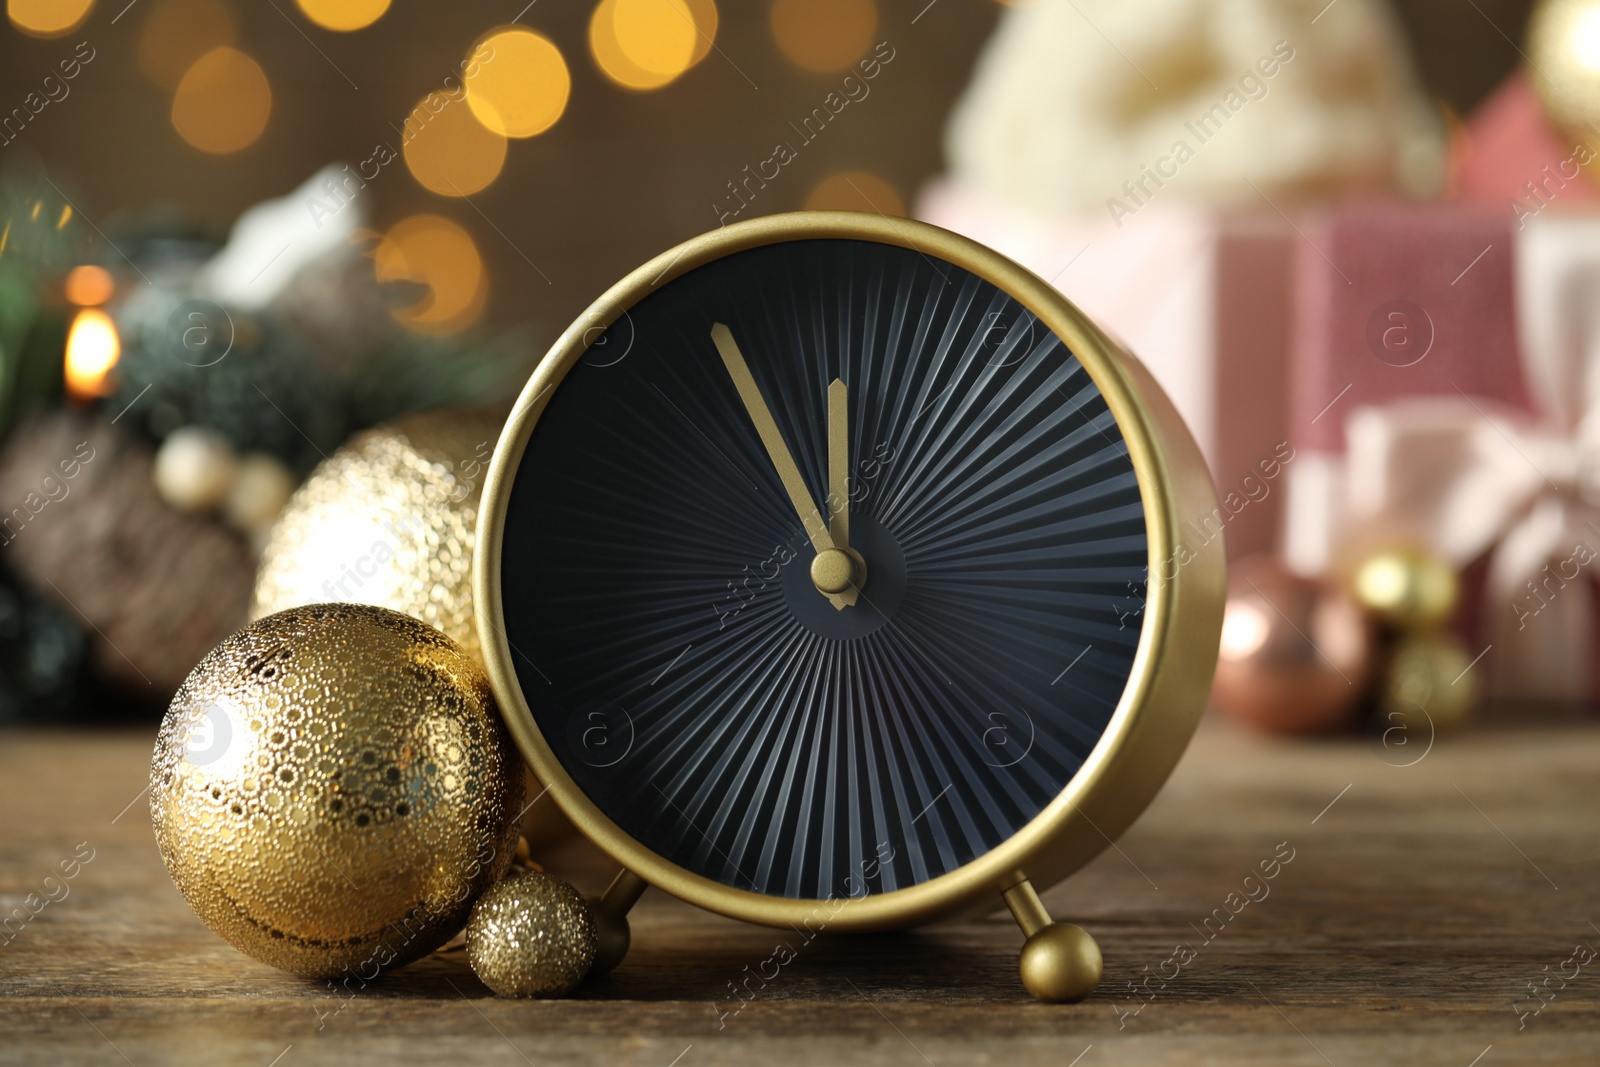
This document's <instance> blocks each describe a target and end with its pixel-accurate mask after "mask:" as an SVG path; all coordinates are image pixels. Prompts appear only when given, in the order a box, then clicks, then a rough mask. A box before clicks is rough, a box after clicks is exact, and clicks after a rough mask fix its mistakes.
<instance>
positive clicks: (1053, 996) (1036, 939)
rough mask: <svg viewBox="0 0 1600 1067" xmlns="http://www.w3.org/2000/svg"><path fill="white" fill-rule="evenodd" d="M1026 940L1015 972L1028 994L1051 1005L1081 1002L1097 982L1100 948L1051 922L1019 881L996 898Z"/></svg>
mask: <svg viewBox="0 0 1600 1067" xmlns="http://www.w3.org/2000/svg"><path fill="white" fill-rule="evenodd" d="M1000 896H1001V899H1002V900H1004V901H1005V902H1006V907H1008V908H1010V909H1011V917H1012V918H1014V919H1016V920H1017V925H1018V926H1020V927H1022V935H1023V936H1024V937H1026V938H1027V940H1026V941H1024V942H1023V944H1022V958H1021V961H1020V963H1019V969H1020V970H1021V972H1022V984H1023V987H1024V988H1026V989H1027V991H1028V992H1029V993H1032V994H1033V995H1034V996H1035V997H1037V998H1039V999H1040V1000H1043V1001H1046V1002H1048V1003H1051V1004H1061V1003H1070V1002H1072V1001H1078V1000H1082V999H1083V998H1084V997H1086V996H1088V995H1089V994H1090V993H1093V992H1094V991H1095V987H1096V986H1098V985H1099V984H1100V972H1101V969H1102V967H1103V966H1104V961H1103V960H1102V959H1101V956H1100V946H1099V945H1098V944H1096V943H1095V940H1094V938H1093V937H1092V936H1091V935H1090V934H1089V931H1087V930H1085V929H1084V928H1083V927H1081V926H1074V925H1073V924H1072V923H1062V922H1056V921H1055V920H1053V919H1051V918H1050V913H1049V912H1047V911H1045V909H1044V902H1043V901H1042V900H1040V899H1039V894H1038V893H1037V892H1035V891H1034V888H1033V883H1032V882H1030V881H1028V880H1027V879H1026V878H1024V879H1023V880H1022V881H1020V882H1018V883H1017V884H1016V885H1014V886H1012V887H1011V888H1010V889H1007V890H1006V891H1005V892H1004V893H1002V894H1000Z"/></svg>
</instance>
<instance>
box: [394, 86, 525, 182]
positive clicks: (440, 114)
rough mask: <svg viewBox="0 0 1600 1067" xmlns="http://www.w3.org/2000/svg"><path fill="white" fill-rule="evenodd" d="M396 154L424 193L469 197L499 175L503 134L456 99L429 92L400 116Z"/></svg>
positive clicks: (461, 100)
mask: <svg viewBox="0 0 1600 1067" xmlns="http://www.w3.org/2000/svg"><path fill="white" fill-rule="evenodd" d="M402 142H403V145H402V148H401V151H402V152H403V153H404V154H405V158H406V168H407V169H408V170H410V171H411V176H412V177H413V178H415V179H417V182H418V184H420V185H421V186H422V187H423V188H424V189H427V190H428V191H430V192H434V193H438V194H439V195H440V196H471V195H472V194H473V193H475V192H477V191H478V190H480V189H483V188H485V187H487V186H488V185H489V183H490V182H492V181H494V180H495V179H496V178H498V177H499V176H500V169H501V168H502V167H503V166H505V162H506V138H505V134H502V133H499V132H497V131H495V130H492V129H490V128H488V127H487V126H485V125H483V124H482V123H481V122H479V121H478V120H477V119H476V118H475V117H474V116H473V114H472V109H471V108H470V107H468V106H465V102H464V99H463V97H462V96H460V95H447V94H445V93H429V94H428V95H427V96H425V97H423V99H422V101H421V103H419V104H417V106H416V107H415V108H413V109H412V110H411V114H410V115H409V116H408V117H407V118H406V121H405V127H404V134H403V137H402Z"/></svg>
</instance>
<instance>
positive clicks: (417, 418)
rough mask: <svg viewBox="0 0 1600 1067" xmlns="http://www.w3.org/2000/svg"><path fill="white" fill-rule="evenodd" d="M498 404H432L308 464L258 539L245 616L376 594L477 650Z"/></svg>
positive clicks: (477, 653)
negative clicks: (475, 604) (475, 582)
mask: <svg viewBox="0 0 1600 1067" xmlns="http://www.w3.org/2000/svg"><path fill="white" fill-rule="evenodd" d="M504 422H505V419H504V412H499V411H488V410H484V409H477V408H473V409H443V410H438V411H426V412H422V413H420V414H417V415H409V416H407V417H405V418H403V419H398V420H396V421H395V422H392V423H387V424H385V425H383V426H378V427H376V428H374V429H371V430H367V431H364V432H362V433H359V434H357V435H356V436H355V437H353V438H352V439H351V440H350V441H349V442H347V443H346V444H345V445H344V446H343V447H341V448H340V449H339V450H338V451H336V452H334V454H333V455H332V456H329V457H328V459H327V460H326V461H324V462H323V463H321V464H319V465H318V466H317V469H316V470H314V471H312V472H311V476H310V477H309V478H307V479H306V481H305V484H304V485H302V486H301V487H300V488H299V490H298V491H296V493H295V494H294V496H293V498H291V499H290V501H289V505H288V507H286V508H285V509H284V510H283V514H282V516H281V517H280V518H279V519H278V522H277V525H275V526H274V527H273V528H272V533H271V535H270V536H269V537H268V539H267V544H266V547H265V549H264V550H263V551H262V554H261V566H260V568H259V570H257V572H256V589H255V598H254V600H253V602H252V603H251V606H250V617H251V618H252V619H259V618H262V617H263V616H266V615H270V614H272V613H273V612H275V611H282V610H284V609H285V608H292V607H299V606H301V605H303V604H317V603H326V602H332V601H337V602H342V603H350V604H375V605H377V606H379V607H385V608H393V609H394V610H396V611H402V612H405V613H406V614H407V615H414V616H416V617H417V618H419V619H421V620H422V621H423V622H426V623H428V624H429V625H430V626H434V627H437V628H438V629H439V630H442V631H443V632H444V633H446V634H448V635H449V636H450V637H451V639H453V640H454V641H456V642H457V643H459V644H460V645H461V647H462V648H464V649H466V650H467V652H468V654H470V655H471V656H473V657H474V658H475V659H478V660H480V661H481V660H482V652H481V650H480V647H479V644H478V631H477V628H476V626H475V624H474V622H473V615H472V550H473V545H474V544H475V542H476V539H477V524H478V501H479V498H480V497H481V496H482V495H483V482H484V478H485V476H486V475H487V474H488V467H489V457H490V454H491V453H492V452H493V451H494V445H495V442H496V441H497V440H498V439H499V437H500V428H501V426H502V425H503V424H504Z"/></svg>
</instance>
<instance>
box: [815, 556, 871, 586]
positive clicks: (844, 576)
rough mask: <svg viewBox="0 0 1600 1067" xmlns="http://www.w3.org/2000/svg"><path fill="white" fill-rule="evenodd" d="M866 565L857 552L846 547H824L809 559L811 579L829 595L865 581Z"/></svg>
mask: <svg viewBox="0 0 1600 1067" xmlns="http://www.w3.org/2000/svg"><path fill="white" fill-rule="evenodd" d="M866 577H867V565H866V563H865V561H863V560H862V559H861V556H860V554H859V553H856V552H853V551H851V550H850V549H847V548H825V549H823V550H822V551H821V552H818V553H817V555H816V558H814V559H813V560H812V561H811V581H812V583H813V584H814V585H815V586H816V587H817V589H818V591H819V592H822V593H826V594H828V595H830V596H832V595H836V594H839V593H842V592H844V591H845V590H846V589H849V588H851V587H852V586H853V587H856V588H860V586H861V585H862V584H863V583H864V582H865V581H866Z"/></svg>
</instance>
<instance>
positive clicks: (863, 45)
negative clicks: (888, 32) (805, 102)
mask: <svg viewBox="0 0 1600 1067" xmlns="http://www.w3.org/2000/svg"><path fill="white" fill-rule="evenodd" d="M771 21H772V39H773V40H774V41H776V42H777V45H778V50H779V51H780V52H782V53H783V55H784V58H786V59H788V60H789V62H791V63H793V64H794V65H795V66H797V67H799V68H801V69H802V70H809V71H811V72H812V73H814V74H831V73H834V72H837V71H841V70H844V69H845V68H846V67H848V66H850V64H852V63H854V62H855V61H856V60H858V59H860V58H861V57H862V55H863V54H864V53H865V52H866V50H867V48H868V46H870V45H871V44H872V36H873V34H874V33H876V32H877V29H878V5H877V4H875V3H874V2H873V0H772V12H771Z"/></svg>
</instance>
